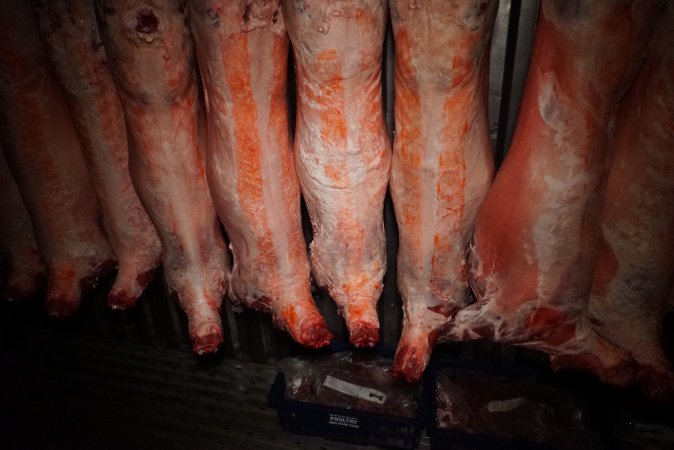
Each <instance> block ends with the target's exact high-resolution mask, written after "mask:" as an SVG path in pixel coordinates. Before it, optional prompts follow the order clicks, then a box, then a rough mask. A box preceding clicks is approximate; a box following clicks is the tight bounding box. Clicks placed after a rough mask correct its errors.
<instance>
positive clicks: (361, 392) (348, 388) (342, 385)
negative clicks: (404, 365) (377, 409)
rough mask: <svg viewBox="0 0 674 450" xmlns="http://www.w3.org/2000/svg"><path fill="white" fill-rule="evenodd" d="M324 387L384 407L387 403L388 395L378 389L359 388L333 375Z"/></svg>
mask: <svg viewBox="0 0 674 450" xmlns="http://www.w3.org/2000/svg"><path fill="white" fill-rule="evenodd" d="M323 386H327V387H329V388H330V389H334V390H336V391H338V392H341V393H342V394H346V395H350V396H351V397H358V398H362V399H363V400H367V401H369V402H373V403H378V404H380V405H383V404H384V402H385V401H386V394H384V393H383V392H382V391H378V390H376V389H371V388H368V387H365V386H358V385H357V384H353V383H349V382H348V381H344V380H340V379H339V378H335V377H333V376H331V375H328V376H326V377H325V381H323Z"/></svg>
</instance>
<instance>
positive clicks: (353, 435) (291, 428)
mask: <svg viewBox="0 0 674 450" xmlns="http://www.w3.org/2000/svg"><path fill="white" fill-rule="evenodd" d="M285 392H286V380H285V376H284V375H283V373H281V372H279V373H278V374H277V375H276V379H274V383H273V384H272V386H271V389H270V390H269V395H268V396H267V399H268V401H269V406H271V407H273V408H276V410H277V412H278V417H279V422H280V423H281V428H282V429H283V431H286V432H290V433H296V434H303V435H308V436H319V437H322V438H325V439H328V440H333V441H342V442H349V443H353V444H361V445H377V446H380V447H387V448H406V449H413V448H416V447H417V446H418V445H419V438H420V436H421V430H422V429H423V427H424V422H425V416H424V408H423V405H422V402H419V405H418V409H417V416H416V417H415V418H405V417H396V416H390V415H383V414H373V413H368V412H363V411H358V410H355V409H347V408H338V407H331V406H326V405H319V404H314V403H306V402H300V401H296V400H290V399H286V398H285Z"/></svg>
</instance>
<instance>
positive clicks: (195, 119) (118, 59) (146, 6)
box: [97, 0, 229, 353]
mask: <svg viewBox="0 0 674 450" xmlns="http://www.w3.org/2000/svg"><path fill="white" fill-rule="evenodd" d="M186 13H187V12H186V4H185V3H184V2H175V1H169V0H157V1H153V2H151V4H150V3H148V2H145V1H142V0H124V1H101V2H98V3H97V14H98V17H99V19H100V20H101V21H102V22H103V23H104V24H105V26H102V27H101V34H102V38H103V42H104V44H105V46H106V52H107V55H108V60H109V61H110V64H111V66H112V72H113V75H114V77H115V80H116V82H117V86H118V90H119V93H120V96H121V99H122V105H123V107H124V113H125V116H126V125H127V129H128V130H129V148H130V154H129V169H130V171H131V178H132V180H133V183H134V186H135V187H136V189H137V191H138V196H139V197H140V199H141V201H142V203H143V205H144V206H145V208H146V210H147V211H148V213H149V215H150V218H151V219H152V221H153V223H154V225H155V226H156V227H157V230H158V231H159V236H160V239H161V242H162V249H163V264H164V275H165V277H166V281H167V284H168V287H169V290H170V291H171V292H172V293H174V294H175V295H177V297H178V301H179V302H180V305H181V307H182V308H183V310H184V311H185V313H186V314H187V317H188V319H189V330H190V335H191V337H192V340H193V349H194V351H195V352H197V353H207V352H212V351H215V350H216V349H217V348H218V346H219V345H220V343H221V342H222V324H221V320H220V305H221V303H222V297H223V294H224V292H225V289H226V287H227V283H226V281H227V274H228V271H229V269H228V266H229V261H228V256H227V253H226V249H225V246H224V241H223V239H222V236H221V235H220V230H219V223H218V220H217V217H216V215H215V209H214V207H213V202H212V201H211V197H210V194H209V193H208V186H207V184H206V174H205V169H204V163H203V152H204V151H205V145H204V144H205V136H202V132H203V131H204V130H203V123H202V122H201V121H202V119H203V117H201V114H202V112H201V103H200V99H199V97H198V92H197V77H196V70H195V65H194V55H193V48H192V38H191V36H190V33H189V29H188V27H187V25H186V23H185V21H186Z"/></svg>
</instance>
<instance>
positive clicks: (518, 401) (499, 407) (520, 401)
mask: <svg viewBox="0 0 674 450" xmlns="http://www.w3.org/2000/svg"><path fill="white" fill-rule="evenodd" d="M526 402H527V399H526V398H522V397H516V398H511V399H509V400H494V401H492V402H489V403H487V411H489V412H492V413H493V412H508V411H512V410H513V409H516V408H519V407H520V406H522V405H524V404H525V403H526Z"/></svg>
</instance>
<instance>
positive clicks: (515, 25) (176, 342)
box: [12, 0, 538, 364]
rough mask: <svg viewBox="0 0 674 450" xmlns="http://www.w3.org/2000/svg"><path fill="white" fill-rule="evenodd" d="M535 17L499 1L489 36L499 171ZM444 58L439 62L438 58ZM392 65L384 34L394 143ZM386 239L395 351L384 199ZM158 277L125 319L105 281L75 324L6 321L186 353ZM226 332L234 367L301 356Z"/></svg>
mask: <svg viewBox="0 0 674 450" xmlns="http://www.w3.org/2000/svg"><path fill="white" fill-rule="evenodd" d="M537 11H538V0H523V1H522V0H501V2H500V6H499V10H498V15H497V19H496V25H495V28H494V35H493V39H492V49H491V60H490V72H489V76H490V79H489V128H490V133H491V138H492V142H493V144H494V157H495V160H496V163H497V165H498V164H500V162H501V161H502V160H503V156H504V154H505V151H506V149H507V147H508V145H509V143H510V140H511V137H512V132H513V129H514V124H515V119H516V116H517V111H518V109H519V101H520V98H521V94H522V90H523V87H524V82H525V78H526V71H527V67H528V62H529V57H530V54H531V48H532V44H533V32H534V28H535V23H536V17H537ZM438 56H439V57H442V55H438ZM393 64H394V42H393V35H392V32H391V28H390V26H389V29H388V32H387V37H386V42H385V52H384V61H383V67H382V71H383V92H384V103H385V104H384V107H385V109H386V116H385V117H386V122H387V125H388V128H389V132H390V133H391V136H392V137H393V136H394V134H395V132H394V121H393V89H394V86H393ZM293 80H294V79H293V77H292V74H291V76H290V77H289V83H290V86H289V92H288V99H289V103H290V107H289V109H290V115H291V118H292V117H294V100H295V95H294V85H293V83H294V81H293ZM303 216H304V217H303V219H304V230H305V234H306V235H307V236H308V237H309V236H310V233H311V227H310V224H309V221H308V218H307V215H306V210H305V211H303ZM384 216H385V227H386V235H387V259H388V271H387V273H386V276H385V279H384V291H383V294H382V297H381V299H380V300H379V304H378V312H379V320H380V324H381V328H380V333H381V341H382V343H383V344H384V345H388V346H395V345H396V343H397V341H398V337H399V336H400V331H401V321H402V301H401V298H400V295H399V293H398V289H397V286H396V255H397V251H398V231H397V227H396V222H395V216H394V213H393V206H392V203H391V199H390V197H387V199H386V204H385V208H384ZM162 278H163V277H162V276H161V275H159V276H157V278H156V279H155V281H154V282H153V284H152V285H151V286H150V287H149V288H148V290H147V292H146V293H145V294H144V296H143V298H142V299H141V301H140V302H139V304H138V306H137V308H136V309H135V310H133V311H129V312H113V311H109V310H108V309H107V308H106V306H105V302H104V296H103V295H102V294H101V293H100V292H104V291H107V289H106V288H108V287H109V284H110V280H107V281H101V283H100V285H99V288H100V289H99V291H100V292H94V293H91V295H90V296H89V297H90V298H88V299H87V300H85V301H84V302H83V304H82V307H81V310H80V311H79V312H78V313H77V315H76V317H74V318H72V319H69V320H67V321H65V322H54V321H51V320H49V319H47V318H46V317H45V316H44V314H43V312H42V310H41V308H40V305H38V304H37V303H36V304H34V305H32V306H31V307H25V308H24V309H17V310H16V311H12V315H14V316H16V317H22V318H23V319H24V320H25V323H26V326H29V327H45V328H49V329H55V330H58V333H63V334H68V335H73V334H75V335H79V336H83V337H86V336H92V335H98V336H103V337H106V338H109V339H111V340H117V341H128V342H134V343H145V344H149V345H153V346H157V347H169V348H179V349H183V350H185V351H189V350H190V348H191V344H190V340H189V336H188V334H187V326H186V324H187V321H186V318H185V316H184V314H183V313H182V311H181V310H180V308H179V307H178V305H177V304H176V303H175V301H173V299H169V297H168V294H167V292H166V290H165V287H164V285H163V282H162ZM315 298H316V303H317V305H318V307H319V309H320V310H321V312H322V313H323V315H324V317H325V319H326V321H327V323H328V326H329V327H330V329H331V330H332V332H333V333H334V334H335V336H336V337H337V338H338V339H340V340H346V339H347V338H348V336H347V334H346V327H345V325H344V321H343V320H342V318H341V317H340V316H339V315H338V314H337V309H336V307H335V305H334V303H333V302H332V300H331V299H330V297H329V296H328V294H327V293H326V292H324V291H322V290H317V291H316V292H315ZM223 325H224V328H225V344H224V346H223V350H222V351H223V352H224V356H226V357H234V358H237V359H240V360H246V361H254V362H264V363H270V364H273V363H275V362H276V361H277V360H278V359H279V358H281V357H283V356H286V355H288V354H290V353H295V352H296V351H299V350H300V348H299V346H297V345H296V344H295V343H293V342H292V341H291V339H290V338H289V337H288V336H287V335H286V334H285V333H284V332H280V331H278V330H275V329H274V328H273V327H272V325H271V316H269V315H267V314H261V313H257V312H254V311H250V310H245V311H243V312H242V313H239V314H237V313H235V312H233V311H232V310H231V309H230V308H229V306H228V305H227V306H226V307H223ZM459 347H460V349H459V351H461V352H462V353H465V352H478V353H480V354H483V353H485V352H487V353H489V352H491V353H498V354H499V355H501V356H504V355H502V354H501V352H502V350H501V348H500V347H499V346H496V345H495V344H490V343H487V342H484V343H480V344H477V345H476V344H473V343H467V344H461V345H460V346H459Z"/></svg>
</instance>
